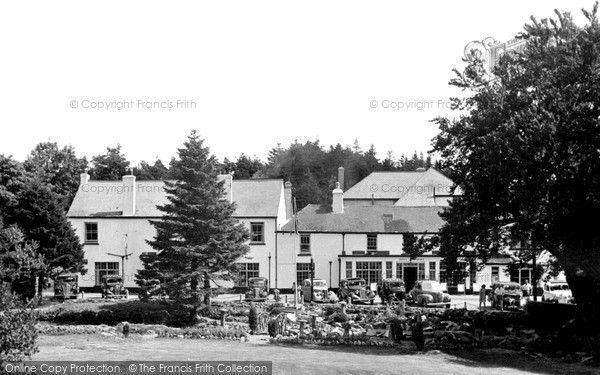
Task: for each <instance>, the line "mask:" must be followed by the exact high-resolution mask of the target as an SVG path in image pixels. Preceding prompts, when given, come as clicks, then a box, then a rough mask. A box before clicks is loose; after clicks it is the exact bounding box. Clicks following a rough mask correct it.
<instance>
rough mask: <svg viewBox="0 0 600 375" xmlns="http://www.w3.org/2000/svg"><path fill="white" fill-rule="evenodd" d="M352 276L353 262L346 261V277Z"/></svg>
mask: <svg viewBox="0 0 600 375" xmlns="http://www.w3.org/2000/svg"><path fill="white" fill-rule="evenodd" d="M351 277H352V262H346V279H349V278H351Z"/></svg>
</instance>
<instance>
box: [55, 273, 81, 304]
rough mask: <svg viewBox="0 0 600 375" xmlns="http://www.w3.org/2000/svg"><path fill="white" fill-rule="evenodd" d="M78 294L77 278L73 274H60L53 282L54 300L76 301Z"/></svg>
mask: <svg viewBox="0 0 600 375" xmlns="http://www.w3.org/2000/svg"><path fill="white" fill-rule="evenodd" d="M78 294H79V283H78V276H77V274H74V273H62V274H60V275H58V276H57V277H56V280H54V298H56V299H59V300H65V299H67V298H70V299H76V298H77V295H78Z"/></svg>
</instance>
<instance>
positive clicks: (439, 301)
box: [410, 280, 450, 307]
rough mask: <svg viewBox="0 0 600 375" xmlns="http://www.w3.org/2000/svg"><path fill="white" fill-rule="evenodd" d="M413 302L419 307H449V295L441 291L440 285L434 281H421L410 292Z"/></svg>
mask: <svg viewBox="0 0 600 375" xmlns="http://www.w3.org/2000/svg"><path fill="white" fill-rule="evenodd" d="M410 294H411V297H412V299H413V301H414V302H415V303H416V304H417V305H419V306H423V307H425V306H446V307H450V295H449V294H447V293H444V292H443V291H442V285H441V284H440V283H438V282H437V281H434V280H421V281H417V282H416V283H415V286H414V287H413V289H412V290H411V291H410Z"/></svg>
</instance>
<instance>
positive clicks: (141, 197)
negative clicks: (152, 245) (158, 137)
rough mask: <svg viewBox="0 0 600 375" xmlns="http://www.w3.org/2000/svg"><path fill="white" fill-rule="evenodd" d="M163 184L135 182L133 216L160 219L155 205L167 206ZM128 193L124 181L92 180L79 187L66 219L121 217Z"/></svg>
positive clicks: (161, 182)
mask: <svg viewBox="0 0 600 375" xmlns="http://www.w3.org/2000/svg"><path fill="white" fill-rule="evenodd" d="M164 188H165V183H164V181H136V189H135V194H136V210H135V216H146V217H159V216H162V213H161V212H160V211H159V210H158V209H157V208H156V206H157V205H163V204H165V203H167V194H166V193H165V190H164ZM127 193H129V190H128V189H127V188H126V186H125V185H124V184H123V181H93V180H90V181H88V182H87V183H86V184H84V185H80V186H79V189H78V190H77V194H75V198H74V199H73V203H71V207H70V208H69V212H68V213H67V216H69V217H73V216H90V217H92V216H93V217H98V216H106V217H111V216H122V215H123V205H124V203H125V201H124V194H127Z"/></svg>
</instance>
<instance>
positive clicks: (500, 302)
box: [494, 284, 504, 311]
mask: <svg viewBox="0 0 600 375" xmlns="http://www.w3.org/2000/svg"><path fill="white" fill-rule="evenodd" d="M494 295H495V297H496V307H498V308H500V310H501V311H503V310H504V287H503V286H502V284H498V285H497V286H496V290H495V291H494Z"/></svg>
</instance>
